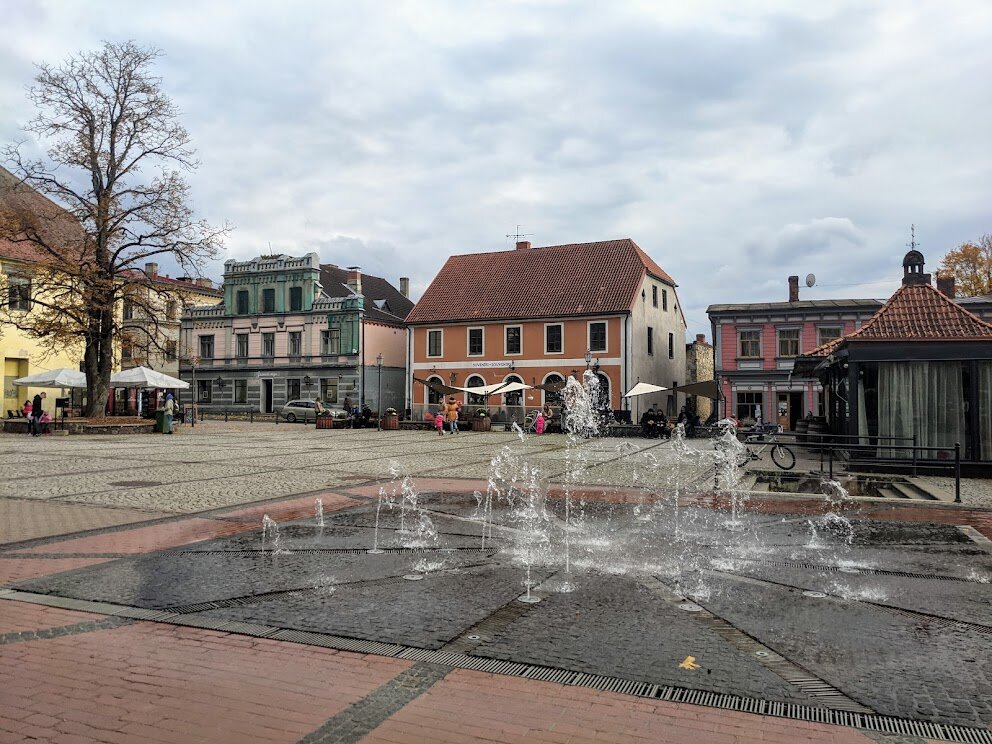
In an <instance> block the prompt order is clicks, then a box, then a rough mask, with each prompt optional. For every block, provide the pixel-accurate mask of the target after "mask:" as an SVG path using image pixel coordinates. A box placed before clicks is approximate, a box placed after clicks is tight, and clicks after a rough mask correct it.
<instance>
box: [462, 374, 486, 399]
mask: <svg viewBox="0 0 992 744" xmlns="http://www.w3.org/2000/svg"><path fill="white" fill-rule="evenodd" d="M485 384H486V381H485V380H483V379H482V378H481V377H479V376H478V375H472V376H471V377H469V378H468V380H467V381H466V382H465V387H470V388H471V387H482V386H483V385H485ZM467 402H468V404H469V405H470V406H484V405H486V396H485V395H473V394H472V393H468V399H467Z"/></svg>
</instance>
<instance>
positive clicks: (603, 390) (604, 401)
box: [596, 372, 612, 410]
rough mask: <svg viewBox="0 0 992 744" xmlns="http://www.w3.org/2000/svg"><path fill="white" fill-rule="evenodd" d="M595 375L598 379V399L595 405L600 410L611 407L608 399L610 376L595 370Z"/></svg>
mask: <svg viewBox="0 0 992 744" xmlns="http://www.w3.org/2000/svg"><path fill="white" fill-rule="evenodd" d="M596 377H597V378H598V379H599V400H598V401H597V403H596V407H597V408H598V409H600V410H604V409H609V408H612V406H611V405H610V401H611V400H612V398H611V397H610V378H609V377H607V376H606V375H604V374H603V373H602V372H597V373H596Z"/></svg>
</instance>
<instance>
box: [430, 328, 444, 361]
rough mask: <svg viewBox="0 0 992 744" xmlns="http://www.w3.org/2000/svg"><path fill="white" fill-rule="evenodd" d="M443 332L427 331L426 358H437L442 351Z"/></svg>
mask: <svg viewBox="0 0 992 744" xmlns="http://www.w3.org/2000/svg"><path fill="white" fill-rule="evenodd" d="M442 333H443V331H427V356H429V357H439V356H441V354H442V353H443V351H444V343H443V340H442V335H441V334H442Z"/></svg>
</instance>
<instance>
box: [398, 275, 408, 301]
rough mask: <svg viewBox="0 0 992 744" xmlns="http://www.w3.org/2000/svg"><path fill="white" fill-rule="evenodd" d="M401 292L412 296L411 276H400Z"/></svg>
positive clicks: (405, 295) (406, 295)
mask: <svg viewBox="0 0 992 744" xmlns="http://www.w3.org/2000/svg"><path fill="white" fill-rule="evenodd" d="M400 294H401V295H403V296H404V297H409V296H410V277H408V276H401V277H400Z"/></svg>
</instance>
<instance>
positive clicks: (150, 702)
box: [0, 622, 412, 744]
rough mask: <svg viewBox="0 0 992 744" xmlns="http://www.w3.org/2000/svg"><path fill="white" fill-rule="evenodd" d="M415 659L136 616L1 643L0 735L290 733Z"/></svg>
mask: <svg viewBox="0 0 992 744" xmlns="http://www.w3.org/2000/svg"><path fill="white" fill-rule="evenodd" d="M411 664H412V662H408V661H402V660H398V659H388V658H382V657H375V656H363V655H359V654H345V653H342V652H338V651H333V650H330V649H322V648H315V647H309V646H302V645H297V644H291V643H281V642H278V641H270V640H264V639H258V638H247V637H242V636H234V635H227V634H224V633H218V632H214V631H205V630H200V629H195V628H183V627H177V626H170V625H156V624H153V623H144V622H138V623H134V624H132V625H128V626H125V627H120V628H115V629H111V630H97V631H93V632H89V633H83V634H80V635H73V636H67V637H61V638H53V639H48V640H36V641H25V642H23V643H13V644H8V645H5V646H0V679H2V680H3V684H2V685H0V742H15V741H16V742H20V741H25V740H30V739H32V738H34V739H39V740H43V741H53V742H66V743H68V742H83V741H87V742H94V741H99V742H113V743H118V742H120V743H123V742H138V741H140V742H175V743H176V744H188V742H192V741H204V742H212V743H213V742H218V743H222V742H238V743H239V744H240V743H242V742H247V741H251V742H282V743H286V744H289V743H290V742H295V741H297V740H299V739H300V738H302V737H303V736H305V735H307V734H308V733H311V732H313V731H315V730H316V729H318V728H319V727H320V726H321V725H322V724H323V723H324V722H325V721H327V720H328V719H329V718H332V717H333V716H335V715H337V714H338V713H340V712H341V711H342V710H344V709H346V708H347V707H348V706H350V705H353V704H354V703H356V702H358V701H359V700H362V699H363V698H365V697H366V696H367V695H368V694H369V693H371V692H372V691H374V690H376V689H378V688H380V687H381V686H382V685H383V684H384V683H385V682H387V681H388V680H390V679H392V678H394V677H395V676H396V675H397V674H399V673H400V672H402V671H404V670H405V669H407V668H408V667H410V666H411Z"/></svg>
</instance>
